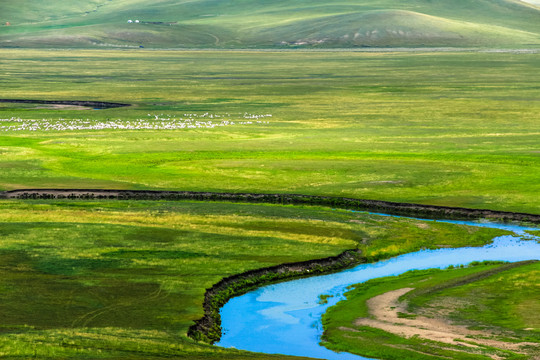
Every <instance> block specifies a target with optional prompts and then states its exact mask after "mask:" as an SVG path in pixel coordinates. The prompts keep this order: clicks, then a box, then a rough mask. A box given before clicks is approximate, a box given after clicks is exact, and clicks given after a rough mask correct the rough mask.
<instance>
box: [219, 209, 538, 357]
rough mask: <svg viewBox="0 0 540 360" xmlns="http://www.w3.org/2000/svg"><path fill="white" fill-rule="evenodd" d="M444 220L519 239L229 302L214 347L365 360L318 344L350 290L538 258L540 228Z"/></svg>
mask: <svg viewBox="0 0 540 360" xmlns="http://www.w3.org/2000/svg"><path fill="white" fill-rule="evenodd" d="M379 215H384V214H379ZM384 216H388V215H384ZM437 221H439V220H437ZM444 222H449V223H455V224H464V225H472V226H482V227H491V228H499V229H504V230H509V231H512V232H514V233H515V236H500V237H496V238H494V239H493V243H491V244H489V245H486V246H484V247H466V248H457V249H438V250H422V251H418V252H414V253H410V254H406V255H401V256H398V257H395V258H391V259H388V260H384V261H379V262H377V263H372V264H362V265H359V266H357V267H355V268H352V269H349V270H345V271H342V272H340V273H336V274H330V275H322V276H316V277H312V278H306V279H299V280H292V281H288V282H284V283H279V284H275V285H269V286H265V287H262V288H259V289H257V290H254V291H252V292H249V293H247V294H245V295H242V296H239V297H236V298H233V299H231V300H230V301H229V302H228V303H227V304H225V306H224V307H223V308H222V310H221V320H222V328H223V336H222V338H221V341H220V342H219V343H217V344H216V345H218V346H222V347H235V348H237V349H243V350H249V351H256V352H263V353H270V354H274V353H278V354H286V355H297V356H308V357H313V358H321V359H331V360H333V359H336V360H337V359H339V360H344V359H345V360H346V359H367V358H365V357H361V356H358V355H353V354H349V353H336V352H333V351H331V350H328V349H326V348H324V347H322V346H320V345H319V341H320V336H321V335H322V324H321V316H322V314H323V313H324V312H325V311H326V309H327V308H328V307H330V306H333V305H335V304H336V303H337V302H338V301H339V300H342V299H343V298H344V296H343V294H344V293H345V292H346V287H347V286H349V285H352V284H356V283H360V282H365V281H367V280H370V279H375V278H379V277H384V276H393V275H399V274H402V273H404V272H407V271H409V270H415V269H416V270H420V269H431V268H446V267H448V266H450V265H460V264H467V263H470V262H472V261H484V260H504V261H510V262H514V261H522V260H536V259H540V242H539V241H540V237H535V236H532V235H528V234H526V233H525V230H537V229H536V228H528V227H522V226H518V225H511V224H496V223H489V222H471V221H444ZM320 294H327V295H334V297H331V298H329V299H328V303H327V304H322V305H321V304H318V301H319V295H320Z"/></svg>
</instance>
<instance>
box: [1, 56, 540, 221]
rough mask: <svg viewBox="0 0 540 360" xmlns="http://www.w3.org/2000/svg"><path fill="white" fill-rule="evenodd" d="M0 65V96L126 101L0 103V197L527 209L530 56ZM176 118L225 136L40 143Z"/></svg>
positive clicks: (176, 133)
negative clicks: (239, 195)
mask: <svg viewBox="0 0 540 360" xmlns="http://www.w3.org/2000/svg"><path fill="white" fill-rule="evenodd" d="M0 64H1V67H2V69H3V71H2V72H1V73H0V82H1V83H2V87H1V88H0V98H16V99H22V98H24V99H41V100H100V101H116V102H125V103H130V104H133V106H132V107H129V108H119V109H109V110H80V109H79V110H77V109H71V110H66V109H63V110H62V109H60V110H59V109H39V107H43V106H39V105H35V106H33V107H31V106H29V105H27V104H25V105H24V106H23V105H21V104H12V103H11V104H10V103H0V119H3V120H0V153H1V157H0V169H2V171H0V189H4V190H8V189H18V188H45V187H50V188H80V187H83V188H117V189H170V190H201V191H232V192H265V193H279V192H281V193H304V194H320V195H331V196H346V197H355V198H368V199H380V200H391V201H401V202H414V203H424V204H435V205H448V206H464V207H471V208H489V209H494V210H510V211H521V212H529V213H535V214H538V213H540V205H539V203H538V197H537V194H538V193H539V192H540V184H539V182H538V181H537V180H538V177H539V176H540V162H539V161H538V159H539V156H540V154H539V153H538V135H539V134H540V122H538V113H539V112H540V99H539V98H538V90H539V87H538V84H539V83H540V75H539V73H538V71H537V70H538V67H539V66H540V57H539V56H538V54H536V53H483V52H478V53H466V52H461V53H459V52H458V53H453V52H452V53H440V52H439V53H438V52H420V53H415V52H381V53H354V52H211V51H200V52H173V51H145V50H142V51H106V52H97V51H34V50H4V51H3V52H2V58H1V59H0ZM184 114H187V116H185V115H184ZM189 114H196V115H197V117H195V120H194V121H203V122H205V124H208V123H207V122H208V121H209V118H208V117H203V115H205V114H208V115H207V116H210V115H219V116H222V118H214V119H213V120H214V122H218V123H219V122H220V121H222V120H223V119H229V120H230V121H232V122H235V124H234V125H230V126H223V127H215V128H207V127H206V125H205V127H201V128H178V129H176V130H167V129H161V130H148V129H146V130H144V129H142V130H126V129H124V130H121V129H116V130H115V129H103V130H66V131H57V130H53V128H51V130H48V131H45V130H46V125H47V124H49V125H50V124H52V125H54V124H63V125H69V124H71V123H72V122H73V123H75V124H79V125H80V124H82V123H85V122H88V123H89V124H90V125H92V124H93V125H96V124H97V125H100V126H101V125H103V124H110V123H111V122H115V123H118V124H120V125H122V126H125V125H126V124H127V122H128V121H129V122H136V121H137V119H142V120H141V121H143V122H144V123H145V124H155V123H160V124H161V125H160V126H162V127H163V126H165V125H166V124H168V123H170V122H171V121H172V120H168V119H173V118H175V119H177V121H180V120H178V119H181V118H182V119H184V120H182V121H185V119H187V118H189V117H190V116H189ZM227 114H229V115H227ZM245 114H248V115H249V114H251V115H267V114H271V115H272V116H271V117H264V118H259V119H255V120H253V119H245V118H244V115H245ZM156 116H157V117H158V118H159V119H165V120H157V121H155V118H156ZM192 117H193V116H192ZM43 119H45V120H43ZM87 119H88V121H87ZM246 121H252V122H253V123H252V124H240V123H241V122H246ZM257 121H261V123H257ZM36 124H37V125H39V129H41V130H39V131H30V130H28V129H29V128H32V126H35V125H36ZM163 124H165V125H163ZM23 125H24V126H26V127H23ZM52 125H51V126H52ZM10 127H11V128H10ZM21 129H22V130H21ZM25 129H26V130H25Z"/></svg>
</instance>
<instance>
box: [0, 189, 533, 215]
mask: <svg viewBox="0 0 540 360" xmlns="http://www.w3.org/2000/svg"><path fill="white" fill-rule="evenodd" d="M2 198H3V199H83V200H95V199H116V200H196V201H231V202H247V203H268V204H282V205H315V206H328V207H333V208H340V209H348V210H359V211H370V212H375V213H377V212H380V213H385V214H390V215H399V216H409V217H422V218H426V219H454V220H458V219H462V220H465V219H493V220H497V221H518V222H531V223H540V215H537V214H526V213H516V212H508V211H495V210H486V209H468V208H459V207H447V206H436V205H421V204H409V203H397V202H390V201H380V200H363V199H351V198H341V197H329V196H316V195H298V194H250V193H214V192H195V191H153V190H99V189H24V190H11V191H3V192H0V199H2Z"/></svg>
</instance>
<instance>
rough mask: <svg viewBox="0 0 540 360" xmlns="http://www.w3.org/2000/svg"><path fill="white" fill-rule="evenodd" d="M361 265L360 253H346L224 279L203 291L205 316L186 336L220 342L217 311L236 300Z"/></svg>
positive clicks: (357, 251)
mask: <svg viewBox="0 0 540 360" xmlns="http://www.w3.org/2000/svg"><path fill="white" fill-rule="evenodd" d="M362 262H365V258H364V257H363V256H362V254H361V252H360V251H359V250H347V251H345V252H343V253H341V254H340V255H338V256H333V257H328V258H324V259H318V260H309V261H302V262H296V263H287V264H281V265H276V266H271V267H267V268H262V269H257V270H251V271H247V272H244V273H242V274H238V275H232V276H229V277H226V278H224V279H222V280H221V281H220V282H218V283H217V284H215V285H214V286H212V287H211V288H210V289H207V290H206V293H205V295H204V303H203V308H204V316H203V317H202V318H201V319H199V320H197V321H196V322H195V324H194V325H192V326H191V327H190V328H189V330H188V336H189V337H191V338H193V339H195V340H198V341H205V342H209V343H214V342H216V341H219V339H220V338H221V316H220V314H219V310H220V309H221V307H222V306H223V305H225V303H226V302H227V301H229V299H231V298H233V297H235V296H239V295H242V294H245V293H247V292H249V291H251V290H253V289H256V288H258V287H260V286H263V285H267V284H272V283H276V282H280V281H284V280H289V279H293V278H300V277H306V276H313V275H322V274H328V273H332V272H337V271H341V270H343V269H346V268H348V267H352V266H354V265H357V264H359V263H362Z"/></svg>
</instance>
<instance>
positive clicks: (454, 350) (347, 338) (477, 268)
mask: <svg viewBox="0 0 540 360" xmlns="http://www.w3.org/2000/svg"><path fill="white" fill-rule="evenodd" d="M539 270H540V263H538V262H535V263H532V264H531V263H528V264H523V265H520V266H517V267H516V266H514V265H513V264H512V265H508V264H507V265H501V264H496V263H493V262H491V263H490V262H486V263H473V264H472V265H469V266H468V267H465V268H459V269H446V270H422V271H419V270H416V271H411V272H408V273H406V274H403V275H401V276H398V277H388V278H381V279H375V280H371V281H368V282H366V283H364V284H358V285H355V286H353V288H354V289H353V290H351V291H350V292H349V293H347V300H346V301H341V302H339V303H338V304H337V305H336V306H334V307H331V308H330V309H329V310H328V311H327V313H326V314H325V315H324V317H323V323H324V327H325V332H324V341H325V342H324V345H325V346H327V347H328V348H331V349H333V350H336V351H348V352H353V353H356V354H360V355H363V356H367V357H373V358H383V359H418V360H420V359H422V360H427V359H441V358H451V359H489V358H494V357H498V358H501V359H536V358H537V356H538V354H539V351H540V319H539V317H538V314H539V310H540V309H539V305H540V303H539V302H538V283H539V281H540V279H539V274H540V271H539ZM405 287H407V288H414V289H415V290H413V291H411V292H409V293H407V294H405V295H403V296H402V297H401V298H400V301H407V302H408V308H407V310H408V313H407V314H403V315H402V316H403V317H409V318H416V317H417V316H419V315H422V316H427V317H428V318H435V319H437V320H441V319H442V320H444V321H448V322H451V323H453V324H459V325H463V326H466V327H467V328H469V329H473V330H483V331H485V332H486V333H488V334H489V335H490V336H487V337H485V338H487V339H497V340H503V341H507V342H511V343H520V342H526V343H527V344H526V345H524V346H525V347H523V348H522V349H521V350H520V351H516V350H509V349H500V348H499V349H497V348H493V347H489V346H482V347H478V346H476V347H468V346H463V344H461V345H450V344H446V343H441V342H436V341H432V340H427V339H423V338H419V337H417V336H413V337H410V338H404V337H400V336H398V335H395V334H392V333H389V332H386V331H383V330H380V329H377V328H372V327H366V326H360V325H355V324H354V323H353V322H354V320H355V319H357V318H363V317H369V316H370V314H369V312H368V307H367V305H366V301H367V300H368V299H370V298H372V297H374V296H377V295H380V294H383V293H386V292H388V291H392V290H397V289H401V288H405ZM478 338H479V339H481V338H482V336H478ZM470 339H471V341H474V340H475V337H474V336H472V337H471V338H470Z"/></svg>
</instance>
